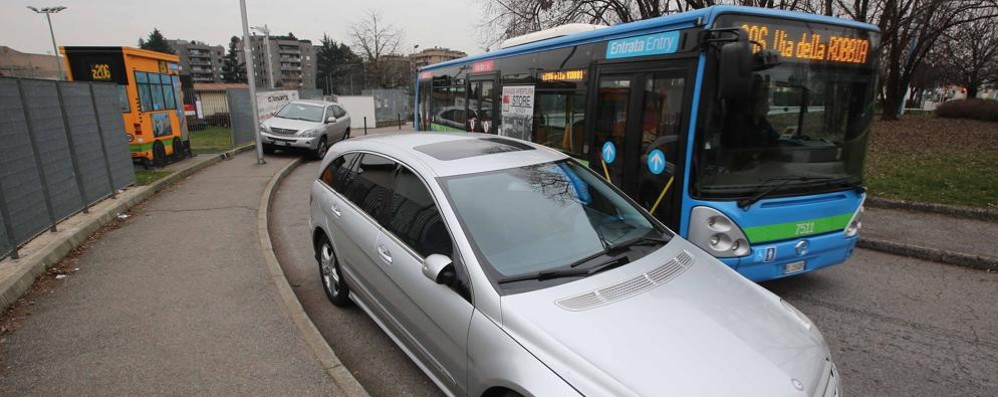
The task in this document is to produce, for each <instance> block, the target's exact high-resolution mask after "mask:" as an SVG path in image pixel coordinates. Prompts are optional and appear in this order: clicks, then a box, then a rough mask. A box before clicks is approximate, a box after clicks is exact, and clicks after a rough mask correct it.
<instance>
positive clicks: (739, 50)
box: [718, 32, 752, 100]
mask: <svg viewBox="0 0 998 397" xmlns="http://www.w3.org/2000/svg"><path fill="white" fill-rule="evenodd" d="M718 71H719V73H720V76H718V77H719V78H718V84H719V87H718V95H719V96H720V97H721V99H735V100H742V99H745V98H747V97H748V96H749V94H750V93H751V92H752V44H751V43H749V41H748V37H746V35H745V34H744V32H739V34H738V39H737V40H735V41H732V42H729V43H725V44H724V45H723V46H721V54H720V65H719V68H718Z"/></svg>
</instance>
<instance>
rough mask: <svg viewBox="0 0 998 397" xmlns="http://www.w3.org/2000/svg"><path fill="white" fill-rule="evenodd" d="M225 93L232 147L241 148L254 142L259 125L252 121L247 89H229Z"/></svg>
mask: <svg viewBox="0 0 998 397" xmlns="http://www.w3.org/2000/svg"><path fill="white" fill-rule="evenodd" d="M225 93H226V97H228V102H229V117H230V119H231V121H232V145H233V146H242V145H245V144H247V143H251V142H254V141H255V140H256V128H257V126H258V125H259V123H257V121H256V120H254V119H253V103H252V102H251V101H250V95H249V89H248V88H229V89H227V90H225Z"/></svg>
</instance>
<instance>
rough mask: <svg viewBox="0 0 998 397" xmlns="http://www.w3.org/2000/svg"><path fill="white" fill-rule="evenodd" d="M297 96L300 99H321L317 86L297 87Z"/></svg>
mask: <svg viewBox="0 0 998 397" xmlns="http://www.w3.org/2000/svg"><path fill="white" fill-rule="evenodd" d="M298 98H300V99H322V90H320V89H318V88H299V89H298Z"/></svg>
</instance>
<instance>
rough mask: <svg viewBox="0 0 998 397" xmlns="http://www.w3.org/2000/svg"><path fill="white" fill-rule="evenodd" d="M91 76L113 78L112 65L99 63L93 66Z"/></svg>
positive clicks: (101, 78)
mask: <svg viewBox="0 0 998 397" xmlns="http://www.w3.org/2000/svg"><path fill="white" fill-rule="evenodd" d="M90 77H91V78H93V79H94V80H111V65H108V64H106V63H98V64H96V65H93V66H91V67H90Z"/></svg>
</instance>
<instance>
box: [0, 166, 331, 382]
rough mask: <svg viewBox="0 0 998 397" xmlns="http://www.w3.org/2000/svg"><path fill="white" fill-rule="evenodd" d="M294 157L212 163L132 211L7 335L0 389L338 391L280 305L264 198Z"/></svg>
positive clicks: (0, 352)
mask: <svg viewBox="0 0 998 397" xmlns="http://www.w3.org/2000/svg"><path fill="white" fill-rule="evenodd" d="M292 158H293V157H282V156H268V164H266V165H263V166H260V165H257V164H256V160H255V155H254V153H253V152H245V153H243V154H239V155H237V156H235V157H234V158H233V159H232V160H229V161H225V162H222V163H220V164H217V165H214V166H211V167H209V168H207V169H205V170H204V171H201V172H200V173H198V174H195V175H193V176H191V177H190V178H189V179H188V180H186V181H183V182H180V183H179V184H177V185H175V186H173V187H171V188H169V189H167V190H166V191H164V192H161V193H160V194H159V195H157V196H155V197H154V198H152V199H150V200H149V201H148V202H146V203H145V204H143V205H141V206H139V207H136V208H135V209H133V211H132V215H133V216H132V217H131V218H130V219H128V220H127V221H126V222H124V223H123V225H122V226H121V227H120V228H118V229H115V230H112V231H110V232H108V233H107V234H105V235H104V236H103V237H102V238H100V239H99V240H96V241H95V242H94V243H93V245H92V246H91V247H90V248H89V249H88V250H87V251H86V252H85V253H84V254H83V255H82V256H81V257H80V258H79V261H78V263H77V265H76V266H77V267H79V269H80V270H79V271H77V272H75V273H72V274H70V275H69V276H68V277H66V278H64V279H62V280H55V282H57V283H63V284H65V285H62V286H59V287H57V288H55V289H54V291H53V293H52V294H51V295H47V296H43V297H40V298H37V299H36V300H35V302H34V305H33V306H30V310H31V315H30V316H28V317H26V318H25V319H24V320H23V321H22V323H21V326H20V327H19V329H18V330H17V331H15V332H14V333H13V334H10V335H7V336H6V339H5V340H3V341H2V342H0V363H2V368H0V395H164V394H168V395H330V394H332V395H338V394H341V393H340V391H339V389H338V388H337V387H336V385H335V384H334V383H333V381H332V380H331V379H330V378H329V377H328V376H327V374H326V372H325V371H324V370H323V368H322V367H321V366H320V365H319V363H318V361H317V360H316V358H315V357H314V356H313V355H312V353H311V351H310V350H309V349H308V346H306V343H305V341H304V340H303V339H302V337H301V336H300V335H299V334H298V332H297V330H296V329H295V326H294V324H293V322H292V321H291V320H290V318H289V315H288V314H287V312H286V311H285V309H284V307H283V306H282V303H281V302H280V300H279V297H278V294H277V291H276V290H275V288H274V284H273V282H272V281H271V277H270V275H269V274H268V271H267V269H266V267H265V266H264V264H263V261H264V260H263V257H262V254H261V249H260V246H259V240H258V238H257V233H256V228H257V207H258V206H259V203H260V196H261V193H262V192H263V190H264V187H265V186H266V185H267V183H268V181H269V180H270V178H271V176H272V175H274V173H276V172H277V171H278V170H279V169H280V168H281V167H282V166H284V165H285V164H287V163H288V162H289V161H290V160H291V159H292Z"/></svg>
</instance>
